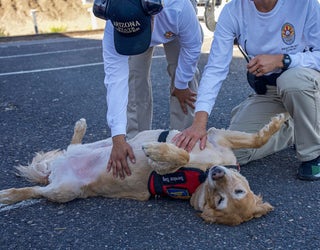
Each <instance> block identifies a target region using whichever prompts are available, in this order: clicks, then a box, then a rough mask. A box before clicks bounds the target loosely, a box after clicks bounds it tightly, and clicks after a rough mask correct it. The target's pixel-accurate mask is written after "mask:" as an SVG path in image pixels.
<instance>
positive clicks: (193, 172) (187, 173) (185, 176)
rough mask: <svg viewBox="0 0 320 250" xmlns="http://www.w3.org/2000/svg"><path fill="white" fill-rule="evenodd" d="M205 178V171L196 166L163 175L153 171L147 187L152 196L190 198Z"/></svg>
mask: <svg viewBox="0 0 320 250" xmlns="http://www.w3.org/2000/svg"><path fill="white" fill-rule="evenodd" d="M206 178H207V173H206V172H203V171H202V170H200V169H197V168H180V169H179V170H178V171H176V172H174V173H172V174H165V175H160V174H157V173H156V172H155V171H153V172H152V173H151V175H150V177H149V182H148V189H149V192H150V194H151V195H152V196H162V197H164V196H169V197H172V198H177V199H190V198H191V195H192V194H193V193H194V192H195V191H196V189H197V188H198V186H199V185H200V184H201V183H203V182H204V181H205V180H206Z"/></svg>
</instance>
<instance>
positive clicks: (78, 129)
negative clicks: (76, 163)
mask: <svg viewBox="0 0 320 250" xmlns="http://www.w3.org/2000/svg"><path fill="white" fill-rule="evenodd" d="M86 130H87V123H86V119H84V118H81V119H80V120H79V121H77V122H76V124H75V125H74V130H73V136H72V139H71V143H70V144H81V143H82V139H83V137H84V135H85V133H86Z"/></svg>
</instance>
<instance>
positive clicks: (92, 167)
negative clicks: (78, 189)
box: [49, 145, 109, 185]
mask: <svg viewBox="0 0 320 250" xmlns="http://www.w3.org/2000/svg"><path fill="white" fill-rule="evenodd" d="M108 151H109V149H108V148H98V149H95V150H92V149H90V150H88V149H86V148H85V147H81V145H79V146H77V148H72V149H71V150H69V149H68V151H67V152H65V153H64V155H62V156H61V157H59V158H58V159H57V160H55V161H54V162H53V163H52V172H51V174H50V176H49V181H50V183H53V182H56V181H58V182H69V183H79V184H80V185H88V184H90V183H92V182H94V181H95V180H97V178H98V177H99V176H100V175H102V174H103V172H106V167H107V158H108V155H109V152H108Z"/></svg>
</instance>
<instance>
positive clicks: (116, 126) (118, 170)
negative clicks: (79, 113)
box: [103, 22, 135, 179]
mask: <svg viewBox="0 0 320 250" xmlns="http://www.w3.org/2000/svg"><path fill="white" fill-rule="evenodd" d="M103 59H104V71H105V80H104V83H105V86H106V89H107V98H106V99H107V108H108V110H107V122H108V125H109V127H110V129H111V136H112V141H113V147H112V151H111V154H110V159H109V161H108V165H107V171H108V172H109V171H111V170H112V172H113V176H114V177H120V178H122V179H123V178H124V177H125V174H127V175H130V174H131V172H130V169H129V167H128V163H127V157H129V159H130V160H131V162H133V163H134V161H135V157H134V154H133V151H132V148H131V147H130V145H129V144H128V143H127V142H126V139H125V134H126V125H127V113H126V112H127V103H128V92H129V88H128V76H129V66H128V57H127V56H122V55H119V54H118V53H117V52H116V51H115V48H114V43H113V28H112V27H111V24H110V22H108V23H107V24H106V29H105V34H104V38H103Z"/></svg>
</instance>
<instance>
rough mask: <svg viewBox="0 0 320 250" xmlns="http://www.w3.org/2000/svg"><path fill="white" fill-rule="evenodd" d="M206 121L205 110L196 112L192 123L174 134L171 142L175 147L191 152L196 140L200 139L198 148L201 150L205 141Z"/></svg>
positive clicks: (206, 114) (204, 145)
mask: <svg viewBox="0 0 320 250" xmlns="http://www.w3.org/2000/svg"><path fill="white" fill-rule="evenodd" d="M207 122H208V113H207V112H205V111H198V112H196V114H195V117H194V121H193V123H192V125H191V126H190V127H189V128H187V129H185V130H183V131H182V132H180V133H179V134H177V135H175V136H174V137H173V139H172V142H173V143H175V144H176V146H177V147H179V148H182V149H184V150H186V151H188V152H191V150H192V149H193V148H194V146H195V145H196V143H197V142H198V140H200V149H201V150H203V149H204V148H205V147H206V143H207Z"/></svg>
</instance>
